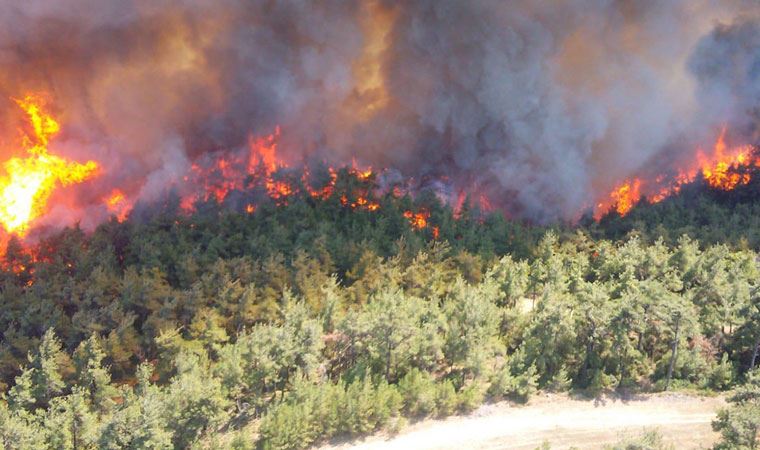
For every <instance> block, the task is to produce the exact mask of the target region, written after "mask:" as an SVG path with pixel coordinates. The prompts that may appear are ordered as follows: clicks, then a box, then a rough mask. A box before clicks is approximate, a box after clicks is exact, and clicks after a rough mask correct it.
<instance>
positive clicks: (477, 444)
mask: <svg viewBox="0 0 760 450" xmlns="http://www.w3.org/2000/svg"><path fill="white" fill-rule="evenodd" d="M723 405H725V401H724V399H723V398H722V397H699V396H694V395H688V394H680V393H661V394H648V395H637V396H634V397H632V398H630V399H621V398H618V397H604V398H599V399H595V400H594V399H592V400H588V399H578V398H572V397H569V396H567V395H554V394H541V395H538V396H535V397H534V398H533V399H531V401H530V403H528V404H527V405H520V406H515V405H511V404H509V403H507V402H503V403H497V404H491V405H485V406H482V407H481V408H479V409H478V410H476V411H475V412H474V413H472V414H470V415H467V416H455V417H450V418H448V419H444V420H433V419H429V420H423V421H420V422H416V423H413V424H411V425H409V426H408V427H406V428H405V429H403V430H402V431H401V432H400V433H399V434H397V435H396V436H393V437H390V436H388V435H376V436H371V437H368V438H366V439H363V440H358V441H351V442H342V443H333V444H332V445H328V446H323V447H321V450H349V449H352V450H359V449H361V450H397V449H398V450H407V449H415V450H419V449H431V450H432V449H436V450H449V449H451V450H454V449H484V450H485V449H487V450H497V449H499V450H500V449H530V450H532V449H535V448H538V447H540V446H541V445H542V444H543V443H544V442H548V443H549V444H550V445H551V448H552V449H567V448H570V447H576V448H579V449H600V448H604V446H606V445H610V444H613V443H615V442H618V441H619V440H620V439H621V438H624V437H633V436H638V435H640V434H641V433H642V432H643V431H645V430H657V431H658V432H659V433H660V434H661V435H662V436H663V438H664V440H665V442H667V443H671V444H673V445H674V446H675V448H677V449H698V448H708V447H710V446H711V445H712V444H713V443H714V442H715V441H716V440H717V438H718V435H717V434H716V433H714V432H713V431H712V429H711V426H710V422H711V421H712V420H713V419H714V418H715V414H716V411H717V410H718V409H719V408H720V407H722V406H723Z"/></svg>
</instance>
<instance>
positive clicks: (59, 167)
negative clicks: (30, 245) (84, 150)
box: [0, 95, 98, 236]
mask: <svg viewBox="0 0 760 450" xmlns="http://www.w3.org/2000/svg"><path fill="white" fill-rule="evenodd" d="M16 103H17V104H18V106H19V107H21V109H23V110H24V112H25V113H26V115H27V117H28V120H29V124H30V125H31V128H32V131H33V134H32V135H29V134H28V133H24V137H23V139H22V147H23V152H24V153H26V154H27V155H28V156H26V157H19V156H14V157H12V158H10V159H8V160H6V161H5V162H3V163H2V166H3V169H4V170H3V171H4V173H3V174H2V175H0V223H2V226H3V228H5V230H6V231H7V232H9V233H16V234H18V235H20V236H23V235H24V234H26V232H27V231H28V229H29V226H30V223H31V222H32V221H33V220H34V219H36V218H37V217H39V216H41V215H43V214H45V212H46V208H47V202H48V199H49V198H50V195H51V194H52V193H53V190H54V189H55V188H56V187H58V186H68V185H72V184H76V183H81V182H83V181H85V180H88V179H90V178H92V177H94V176H95V175H96V173H97V169H98V164H97V163H96V162H95V161H87V162H85V163H78V162H73V161H69V160H67V159H65V158H63V157H60V156H57V155H53V154H51V153H49V152H48V148H47V147H48V142H49V141H50V139H52V138H53V137H54V136H55V135H56V134H57V133H58V132H59V131H60V125H59V124H58V122H57V121H56V120H55V119H54V118H53V117H52V116H51V115H49V114H48V113H47V111H46V110H45V106H46V105H45V102H44V100H43V99H42V98H41V97H39V96H34V95H28V96H26V97H24V98H23V99H21V100H16Z"/></svg>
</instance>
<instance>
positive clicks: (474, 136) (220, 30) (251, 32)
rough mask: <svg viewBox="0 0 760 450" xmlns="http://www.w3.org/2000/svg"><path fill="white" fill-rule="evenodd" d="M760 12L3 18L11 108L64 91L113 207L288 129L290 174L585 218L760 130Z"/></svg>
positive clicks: (63, 5) (144, 2) (103, 1)
mask: <svg viewBox="0 0 760 450" xmlns="http://www.w3.org/2000/svg"><path fill="white" fill-rule="evenodd" d="M757 5H758V3H757V2H755V1H741V0H735V1H730V0H726V1H709V0H680V1H676V0H673V1H657V0H560V1H552V2H541V1H535V0H512V1H503V0H472V1H465V0H416V1H405V2H394V1H390V0H388V1H385V0H323V1H310V2H304V1H301V0H184V1H182V0H174V1H172V0H158V1H156V0H133V1H117V0H113V1H111V0H26V1H24V2H19V1H16V0H0V97H2V99H8V98H11V97H17V96H20V95H23V93H25V92H29V91H36V92H39V91H44V92H47V93H49V94H50V96H51V98H52V99H53V100H54V102H55V103H54V104H55V109H56V111H57V112H58V113H59V114H60V116H61V120H62V122H63V123H64V126H65V128H64V132H63V135H62V136H61V139H60V140H59V141H58V143H57V144H56V145H57V147H56V146H55V145H54V146H53V149H54V150H55V149H57V150H58V151H60V152H62V153H64V154H66V155H68V156H71V157H76V158H83V159H84V158H92V159H96V160H98V161H100V162H101V163H102V164H103V165H104V170H105V172H106V173H107V174H108V176H106V177H102V178H101V179H100V180H99V181H97V182H96V184H98V186H99V189H96V190H100V191H107V190H108V189H110V187H112V186H119V187H122V188H123V189H124V190H126V191H127V192H128V194H129V195H131V196H133V197H135V196H140V198H142V199H144V200H150V199H153V198H156V197H157V196H158V195H160V194H161V193H162V192H165V190H166V189H168V188H169V187H170V186H171V184H172V183H174V182H176V181H177V180H179V179H180V177H181V176H182V174H183V173H184V172H186V170H187V168H188V167H189V166H190V164H191V162H192V161H193V160H194V158H197V157H198V156H199V155H200V154H203V153H205V152H210V151H215V150H219V149H225V148H237V147H243V146H245V145H246V143H247V141H248V138H249V136H250V135H265V134H269V133H271V132H272V130H273V129H274V128H275V127H276V126H278V125H279V126H280V127H281V129H282V137H281V142H280V149H281V151H283V152H284V153H285V154H286V155H288V157H289V158H290V159H291V160H296V159H299V158H303V157H309V158H315V157H316V158H320V159H325V160H327V161H328V162H331V163H333V162H336V163H346V162H349V161H350V159H351V157H354V156H355V157H356V158H357V159H358V160H359V161H361V162H363V163H365V164H372V165H374V166H375V167H392V168H393V169H396V170H398V171H400V172H401V173H403V174H404V176H407V177H415V179H419V180H424V179H432V180H439V179H445V180H448V181H447V182H448V183H451V184H452V186H453V188H454V190H455V191H456V190H458V189H462V190H465V191H467V190H470V189H477V190H478V192H481V193H485V194H487V195H488V197H489V198H490V200H491V203H492V204H494V205H496V206H500V207H502V208H504V209H505V211H508V213H509V214H511V215H513V216H520V217H525V218H529V219H532V220H536V221H541V222H547V221H552V220H558V219H573V218H576V217H578V214H579V213H580V212H582V211H583V210H584V209H585V208H588V207H590V206H592V205H593V204H594V202H595V201H596V200H598V198H599V197H600V195H603V194H604V193H606V192H609V190H610V189H611V188H612V187H613V186H614V185H615V183H617V182H619V181H620V180H621V179H624V178H626V177H628V176H631V175H632V174H636V173H641V172H642V171H646V170H648V169H647V167H649V166H651V165H652V164H653V162H654V164H657V161H676V160H678V159H679V158H682V157H684V155H690V154H692V153H691V152H692V151H693V146H694V145H696V144H698V143H699V142H700V140H701V139H709V138H710V137H711V136H714V134H715V130H716V129H717V128H718V127H720V126H721V125H722V124H737V126H741V130H742V131H741V133H745V134H746V136H751V135H752V133H754V132H755V130H756V127H755V123H756V121H757V117H758V115H757V114H758V112H757V111H758V100H760V62H759V61H760V56H758V55H760V37H759V36H760V32H758V30H759V28H758V27H759V26H760V25H758V24H760V22H758V20H759V18H760V15H759V14H760V7H758V6H757ZM2 101H4V100H0V102H2ZM2 110H3V111H9V112H8V113H7V114H2V121H1V122H0V131H2V132H3V133H12V132H13V131H12V130H13V126H12V125H11V124H13V123H14V121H13V120H12V117H11V116H12V115H13V114H15V113H12V112H11V111H12V110H13V108H12V107H11V103H10V101H8V103H7V104H2ZM0 144H2V140H0ZM658 169H661V167H658ZM80 195H81V199H80V201H81V203H82V204H87V203H88V202H94V201H95V200H96V199H98V198H100V197H99V196H102V192H92V189H90V190H88V191H86V190H82V191H81V194H80Z"/></svg>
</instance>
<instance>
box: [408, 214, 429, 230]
mask: <svg viewBox="0 0 760 450" xmlns="http://www.w3.org/2000/svg"><path fill="white" fill-rule="evenodd" d="M404 217H406V218H407V219H408V220H409V224H410V225H411V226H412V228H414V229H415V230H423V229H425V228H427V226H428V219H429V218H430V213H429V212H427V211H420V212H416V213H415V212H412V211H408V210H407V211H404Z"/></svg>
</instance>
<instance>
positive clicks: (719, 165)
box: [594, 128, 760, 220]
mask: <svg viewBox="0 0 760 450" xmlns="http://www.w3.org/2000/svg"><path fill="white" fill-rule="evenodd" d="M754 151H755V149H754V147H752V146H751V145H743V146H738V147H733V148H729V147H728V145H727V144H726V129H725V128H723V130H722V131H721V133H720V134H719V136H718V138H717V140H716V141H715V145H714V146H713V151H712V153H710V154H705V153H704V152H702V151H701V150H699V151H697V155H696V158H695V161H694V164H693V166H692V167H690V168H688V169H686V170H679V171H678V173H677V174H676V175H675V176H674V177H672V179H671V180H670V182H667V177H665V176H664V175H660V176H657V177H656V178H655V179H654V180H651V181H649V182H647V181H645V180H642V179H639V178H634V179H633V181H632V182H631V181H626V182H624V183H623V184H621V185H619V186H617V187H616V188H615V189H614V190H613V191H612V192H611V193H610V194H609V196H608V198H607V199H606V200H604V201H602V202H600V203H598V204H597V206H596V208H595V211H594V218H595V219H597V220H599V219H600V218H601V217H602V216H603V215H604V214H605V213H607V212H608V211H610V210H612V209H613V207H614V209H615V210H616V211H617V212H618V214H620V215H621V216H624V215H626V214H627V213H628V212H629V211H630V210H631V208H632V207H633V206H634V205H635V204H636V202H638V201H639V199H640V198H641V196H642V192H644V191H646V192H647V197H648V198H649V201H650V202H651V203H658V202H661V201H663V200H665V199H666V198H668V197H670V196H672V195H675V194H677V193H679V192H681V189H682V188H683V186H685V185H686V184H689V183H692V182H694V181H695V180H697V177H698V176H699V175H701V177H702V179H703V180H704V181H705V183H707V185H708V186H710V187H711V188H713V189H717V190H722V191H731V190H734V189H736V188H737V187H739V186H743V185H746V184H748V183H749V182H750V180H751V175H750V174H749V173H748V169H749V168H751V167H752V166H755V167H760V158H758V156H757V155H755V154H754ZM645 188H646V189H645Z"/></svg>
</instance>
